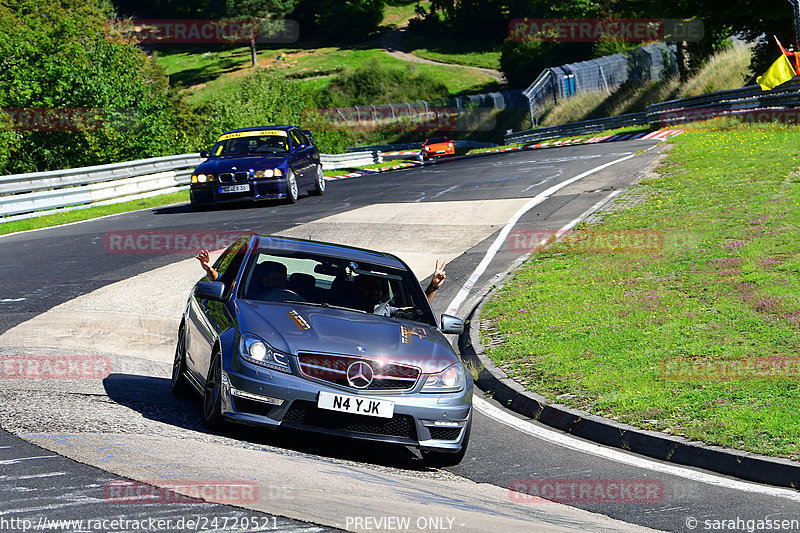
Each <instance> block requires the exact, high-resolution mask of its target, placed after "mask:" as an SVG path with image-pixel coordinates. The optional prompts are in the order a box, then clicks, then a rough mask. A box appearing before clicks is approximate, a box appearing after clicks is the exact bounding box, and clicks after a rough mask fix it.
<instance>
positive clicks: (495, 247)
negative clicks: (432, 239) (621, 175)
mask: <svg viewBox="0 0 800 533" xmlns="http://www.w3.org/2000/svg"><path fill="white" fill-rule="evenodd" d="M634 156H636V154H635V153H633V154H630V155H626V156H625V157H621V158H619V159H615V160H614V161H610V162H608V163H604V164H602V165H600V166H598V167H594V168H592V169H589V170H587V171H586V172H582V173H580V174H578V175H577V176H574V177H572V178H570V179H568V180H564V181H562V182H561V183H557V184H556V185H553V186H552V187H549V188H547V189H545V190H544V191H542V192H541V193H539V194H537V195H536V196H534V197H533V198H531V199H530V200H529V201H528V202H527V203H526V204H525V205H523V206H522V207H520V208H519V209H518V210H517V212H516V213H514V216H512V217H511V219H509V221H508V222H506V224H505V226H503V229H502V230H501V231H500V233H499V234H498V235H497V238H496V239H495V240H494V242H493V243H492V245H491V246H490V247H489V249H488V250H486V255H484V256H483V259H482V260H481V262H480V263H478V266H477V267H475V271H474V272H473V273H472V275H471V276H470V277H469V279H467V281H465V282H464V285H463V286H462V287H461V290H460V291H458V294H456V296H455V298H453V300H452V301H451V302H450V306H449V307H448V308H447V311H445V313H447V314H449V315H451V314H453V313H455V312H456V311H458V308H459V307H461V304H462V303H464V300H466V299H467V297H468V296H469V293H470V292H471V291H472V288H473V287H474V286H475V283H476V282H477V281H478V278H480V277H481V276H482V275H483V273H484V272H485V271H486V269H487V268H488V266H489V264H490V263H491V262H492V260H493V259H494V256H495V255H497V252H498V251H499V250H500V247H501V246H502V245H503V242H504V241H505V240H506V237H508V234H509V232H511V229H512V228H513V227H514V226H515V225H516V223H517V222H518V221H519V219H520V218H522V216H523V215H524V214H525V213H527V212H528V211H530V210H531V209H533V208H534V207H536V206H537V205H539V204H540V203H542V202H544V201H545V200H547V198H549V197H550V195H552V194H553V193H555V192H556V191H558V190H560V189H563V188H564V187H566V186H567V185H570V184H572V183H575V182H576V181H578V180H580V179H583V178H585V177H586V176H589V175H591V174H594V173H595V172H599V171H601V170H603V169H605V168H608V167H610V166H611V165H616V164H617V163H621V162H623V161H627V160H628V159H631V158H632V157H634Z"/></svg>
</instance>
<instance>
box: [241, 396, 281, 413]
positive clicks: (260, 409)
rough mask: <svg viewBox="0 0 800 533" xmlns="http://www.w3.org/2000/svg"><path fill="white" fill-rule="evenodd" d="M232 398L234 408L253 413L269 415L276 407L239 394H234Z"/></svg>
mask: <svg viewBox="0 0 800 533" xmlns="http://www.w3.org/2000/svg"><path fill="white" fill-rule="evenodd" d="M231 400H232V401H233V408H234V409H236V410H237V411H240V412H242V413H249V414H251V415H259V416H269V414H270V412H271V411H272V410H273V409H274V408H275V406H274V405H270V404H267V403H264V402H257V401H255V400H250V399H248V398H241V397H238V396H232V397H231Z"/></svg>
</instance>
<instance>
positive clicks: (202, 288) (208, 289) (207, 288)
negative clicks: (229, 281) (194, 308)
mask: <svg viewBox="0 0 800 533" xmlns="http://www.w3.org/2000/svg"><path fill="white" fill-rule="evenodd" d="M224 293H225V284H224V283H222V282H221V281H201V282H199V283H198V284H197V285H195V287H194V297H195V298H197V299H198V300H217V301H219V302H221V301H222V300H223V298H222V295H223V294H224Z"/></svg>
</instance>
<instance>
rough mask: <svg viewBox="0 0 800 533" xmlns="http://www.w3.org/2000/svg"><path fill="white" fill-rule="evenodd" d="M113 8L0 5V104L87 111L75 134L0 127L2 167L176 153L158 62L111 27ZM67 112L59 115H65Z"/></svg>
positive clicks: (168, 96) (177, 136)
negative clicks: (89, 115) (94, 119)
mask: <svg viewBox="0 0 800 533" xmlns="http://www.w3.org/2000/svg"><path fill="white" fill-rule="evenodd" d="M109 16H110V14H109V12H108V10H107V9H105V8H103V7H102V6H101V5H100V4H99V3H98V4H93V3H91V2H90V3H88V4H87V3H86V2H84V1H82V0H63V1H62V2H58V3H53V2H49V1H48V0H4V3H3V4H0V68H2V70H3V77H2V78H0V106H2V107H6V108H51V109H59V110H63V109H69V108H86V109H90V110H93V111H92V112H93V113H94V110H96V112H97V113H98V114H99V117H100V119H101V121H100V122H99V123H95V124H88V123H78V124H77V126H76V128H75V129H76V130H77V131H75V130H72V131H22V129H21V128H19V129H14V126H13V125H12V124H10V123H9V122H8V121H6V122H5V125H4V126H0V128H2V130H3V131H2V132H0V173H19V172H35V171H44V170H53V169H59V168H70V167H76V166H84V165H93V164H102V163H109V162H113V161H120V160H129V159H136V158H141V157H150V156H159V155H167V154H174V153H177V152H178V151H179V150H180V149H182V148H183V147H184V146H185V142H186V137H185V135H184V134H182V133H179V131H178V129H177V128H176V118H175V105H176V97H175V96H174V95H173V94H172V93H171V91H170V89H169V86H168V83H167V79H166V77H165V76H164V75H163V72H162V71H161V70H160V69H158V68H157V67H156V65H155V63H154V62H153V61H152V60H151V59H150V58H148V57H147V55H145V54H144V53H143V52H142V51H141V50H139V49H138V48H137V47H136V46H135V45H134V43H131V42H129V41H127V40H125V38H124V37H122V36H120V35H115V34H114V33H113V32H110V31H109V28H108V27H107V23H106V21H107V20H108V19H109ZM61 113H62V114H63V111H62V112H61Z"/></svg>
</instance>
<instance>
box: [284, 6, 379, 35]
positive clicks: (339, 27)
mask: <svg viewBox="0 0 800 533" xmlns="http://www.w3.org/2000/svg"><path fill="white" fill-rule="evenodd" d="M385 5H386V2H385V1H384V0H299V2H298V4H297V7H296V9H295V12H294V13H293V14H292V16H294V17H296V18H297V19H298V21H299V22H300V24H301V28H304V29H303V30H302V31H303V32H304V33H305V34H308V33H314V34H316V35H320V36H323V37H328V38H334V39H336V40H338V41H363V40H364V39H365V38H366V37H367V36H368V35H369V34H370V33H372V32H374V31H375V30H377V29H378V25H380V23H381V21H382V20H383V9H384V7H385ZM309 26H311V29H310V30H309V31H306V30H305V28H308V27H309Z"/></svg>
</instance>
